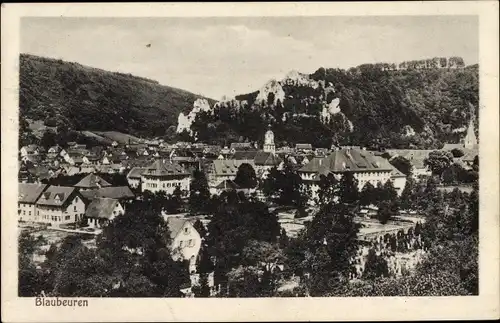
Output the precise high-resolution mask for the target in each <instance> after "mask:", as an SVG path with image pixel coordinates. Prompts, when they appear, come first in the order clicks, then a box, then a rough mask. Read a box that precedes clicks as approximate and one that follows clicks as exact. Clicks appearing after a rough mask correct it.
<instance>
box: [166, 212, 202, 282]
mask: <svg viewBox="0 0 500 323" xmlns="http://www.w3.org/2000/svg"><path fill="white" fill-rule="evenodd" d="M166 221H167V225H168V229H169V231H170V238H171V241H172V243H171V246H170V248H171V250H172V258H173V259H174V261H182V260H188V261H189V273H191V274H192V273H196V259H197V258H198V254H199V252H200V248H201V236H200V234H199V233H198V231H197V230H196V229H195V228H194V226H193V224H192V223H191V222H190V221H188V220H186V219H182V218H176V217H168V216H167V217H166Z"/></svg>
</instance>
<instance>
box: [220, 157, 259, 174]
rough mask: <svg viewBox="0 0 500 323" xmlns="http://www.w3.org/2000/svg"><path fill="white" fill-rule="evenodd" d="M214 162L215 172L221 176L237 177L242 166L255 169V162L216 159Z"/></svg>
mask: <svg viewBox="0 0 500 323" xmlns="http://www.w3.org/2000/svg"><path fill="white" fill-rule="evenodd" d="M212 162H213V165H214V172H215V174H216V175H219V176H229V175H231V176H233V175H236V173H237V172H238V168H239V167H240V165H242V164H249V165H251V166H252V167H255V164H254V162H253V160H236V159H216V160H214V161H212Z"/></svg>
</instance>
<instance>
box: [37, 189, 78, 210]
mask: <svg viewBox="0 0 500 323" xmlns="http://www.w3.org/2000/svg"><path fill="white" fill-rule="evenodd" d="M74 192H75V188H74V187H70V186H54V185H51V186H49V187H48V188H47V189H46V190H45V191H44V192H43V193H42V194H41V195H40V198H39V199H38V200H37V202H36V204H37V205H49V206H64V205H66V203H67V202H68V201H69V197H70V196H72V195H73V193H74Z"/></svg>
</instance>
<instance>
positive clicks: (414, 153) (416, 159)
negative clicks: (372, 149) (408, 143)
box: [386, 149, 433, 168]
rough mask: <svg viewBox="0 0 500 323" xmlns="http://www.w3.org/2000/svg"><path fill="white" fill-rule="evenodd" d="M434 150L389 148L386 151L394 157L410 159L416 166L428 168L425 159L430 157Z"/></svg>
mask: <svg viewBox="0 0 500 323" xmlns="http://www.w3.org/2000/svg"><path fill="white" fill-rule="evenodd" d="M432 151H433V150H429V149H427V150H423V149H387V150H386V152H387V153H388V154H389V155H391V156H392V157H396V156H401V157H404V158H406V159H408V160H409V161H410V163H411V164H412V165H413V166H414V167H415V168H426V167H425V165H424V160H425V159H426V158H427V157H429V154H430V153H431V152H432Z"/></svg>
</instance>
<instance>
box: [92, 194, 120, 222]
mask: <svg viewBox="0 0 500 323" xmlns="http://www.w3.org/2000/svg"><path fill="white" fill-rule="evenodd" d="M118 204H119V202H118V200H116V199H112V198H100V197H98V198H95V199H94V200H92V202H91V203H90V204H89V206H88V207H87V210H86V211H85V216H86V217H89V218H96V219H110V218H111V217H112V216H113V210H114V209H115V207H116V206H117V205H118Z"/></svg>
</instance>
